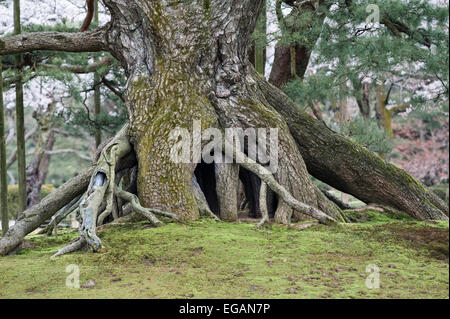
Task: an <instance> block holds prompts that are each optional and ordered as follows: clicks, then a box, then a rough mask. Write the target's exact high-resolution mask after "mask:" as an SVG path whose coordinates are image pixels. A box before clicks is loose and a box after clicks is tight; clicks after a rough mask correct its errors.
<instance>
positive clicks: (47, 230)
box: [38, 195, 83, 236]
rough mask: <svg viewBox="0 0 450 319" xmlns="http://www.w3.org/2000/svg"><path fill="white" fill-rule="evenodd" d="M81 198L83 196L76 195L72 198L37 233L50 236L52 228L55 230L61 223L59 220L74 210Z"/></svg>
mask: <svg viewBox="0 0 450 319" xmlns="http://www.w3.org/2000/svg"><path fill="white" fill-rule="evenodd" d="M82 200H83V197H82V196H81V195H80V196H77V197H76V198H74V199H73V200H72V201H71V202H70V203H69V204H67V205H66V206H65V207H63V208H62V209H60V210H59V211H58V212H57V213H56V214H55V215H54V216H53V217H52V219H51V221H50V223H49V224H48V225H47V226H46V227H44V228H42V229H41V230H40V231H39V232H38V234H47V235H48V236H51V234H52V232H53V229H55V231H56V227H57V226H58V225H59V223H61V221H63V220H64V218H66V217H67V216H68V215H70V214H71V213H72V212H74V211H75V210H76V209H77V208H78V207H79V206H80V203H81V201H82Z"/></svg>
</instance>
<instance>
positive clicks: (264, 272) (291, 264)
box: [0, 212, 449, 298]
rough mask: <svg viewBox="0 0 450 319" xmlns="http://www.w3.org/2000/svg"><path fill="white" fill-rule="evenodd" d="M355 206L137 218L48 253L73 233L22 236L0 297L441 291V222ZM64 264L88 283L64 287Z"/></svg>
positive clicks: (412, 294)
mask: <svg viewBox="0 0 450 319" xmlns="http://www.w3.org/2000/svg"><path fill="white" fill-rule="evenodd" d="M358 214H359V215H358V216H356V217H355V216H353V217H355V218H354V219H355V220H363V222H360V223H353V224H346V225H340V226H334V227H328V226H322V225H313V226H311V227H308V228H304V229H303V228H302V227H287V226H281V225H271V226H268V227H266V228H264V229H263V231H257V230H255V224H252V223H220V222H216V221H212V220H210V219H201V220H199V221H197V222H193V223H188V224H177V223H170V224H168V225H166V226H164V227H160V228H151V227H149V225H148V224H147V223H146V222H142V221H141V222H137V223H133V224H127V225H118V226H110V227H108V228H105V229H103V230H102V231H101V232H100V237H101V238H102V241H103V244H104V245H105V246H106V248H105V249H104V250H103V251H101V252H99V253H86V252H79V253H74V254H71V255H65V256H61V257H59V258H57V259H56V260H50V258H49V257H50V256H51V255H52V254H53V253H54V252H55V251H56V250H57V249H58V248H60V247H62V246H64V245H65V244H67V243H68V242H70V241H71V240H72V239H74V238H75V237H76V236H77V234H76V232H74V231H66V232H64V233H61V232H60V233H59V235H58V237H57V238H56V237H54V236H53V237H46V236H44V235H35V236H29V237H27V238H26V244H25V247H26V248H23V249H22V250H21V251H19V252H18V254H16V255H11V256H7V257H3V258H1V259H0V298H449V263H448V262H449V259H448V258H449V256H448V244H449V243H448V240H449V238H448V235H449V229H448V222H418V221H412V220H409V219H408V218H404V217H398V216H389V215H388V216H386V215H380V214H379V213H376V212H373V213H370V212H369V213H367V215H364V216H362V218H361V216H360V213H358ZM71 264H74V265H77V266H78V267H79V270H80V283H81V285H82V286H83V284H86V283H90V284H88V285H85V286H87V287H81V288H79V289H76V288H75V289H74V288H67V287H66V277H67V276H69V275H70V273H67V272H66V267H67V266H68V265H71ZM368 265H377V266H378V267H379V270H380V288H379V289H369V288H368V287H367V286H366V278H367V276H368V275H370V273H368V272H366V267H367V266H368ZM92 280H93V282H94V283H95V284H93V283H92Z"/></svg>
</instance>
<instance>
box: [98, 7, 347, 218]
mask: <svg viewBox="0 0 450 319" xmlns="http://www.w3.org/2000/svg"><path fill="white" fill-rule="evenodd" d="M105 3H106V4H107V5H108V7H109V9H110V11H111V13H112V26H111V28H110V30H109V32H108V35H109V36H107V39H108V43H109V47H110V48H111V49H112V51H113V54H115V56H116V57H117V58H118V59H119V60H120V61H121V62H122V64H123V65H124V67H125V69H126V71H127V73H128V77H129V81H128V87H127V106H128V113H129V122H130V137H131V141H132V143H133V145H134V148H135V150H136V154H137V158H138V163H139V174H138V194H139V198H140V200H141V202H142V203H143V205H144V206H147V207H155V208H158V209H162V210H165V211H171V212H173V213H175V214H177V215H178V217H180V218H181V219H195V218H196V217H197V216H198V208H197V204H196V201H195V199H194V196H193V190H192V175H193V174H194V171H195V168H196V163H195V162H194V163H192V162H190V163H185V164H175V163H173V162H172V161H171V160H170V150H171V147H172V146H173V143H172V142H170V134H171V132H173V131H174V130H175V129H177V128H185V129H187V130H188V131H189V132H190V133H191V135H192V134H194V132H193V130H194V128H193V120H198V121H201V126H202V129H207V128H209V127H215V128H218V129H220V130H221V131H223V130H224V129H225V128H230V127H233V128H242V129H244V130H245V129H247V128H271V127H272V128H278V129H279V152H280V154H279V168H278V171H277V172H276V179H277V181H278V182H279V183H280V184H281V185H282V186H283V187H285V188H286V189H287V190H288V191H289V192H290V193H292V194H293V195H294V197H295V198H296V199H297V200H299V201H301V202H304V203H307V204H309V205H311V206H313V207H316V208H319V209H321V210H323V211H324V212H325V213H327V214H328V215H330V216H332V217H334V218H337V219H339V218H340V217H339V215H340V211H339V209H338V208H337V207H336V206H335V205H334V204H333V203H331V202H329V201H328V200H327V199H326V198H325V197H324V196H322V195H320V192H318V191H317V189H316V187H315V186H314V184H313V183H312V182H311V180H310V178H309V176H308V172H307V170H306V166H305V164H304V162H303V159H302V157H301V155H300V153H299V152H298V149H297V147H296V145H295V141H294V139H293V138H292V136H291V134H290V132H289V129H288V127H287V125H286V122H285V120H284V119H283V118H282V117H281V116H280V115H279V114H278V113H277V112H276V111H275V110H274V109H273V108H272V107H271V105H270V104H269V103H268V102H267V100H266V99H265V98H264V95H263V94H262V92H261V90H260V89H259V88H258V87H257V86H256V81H255V79H253V76H252V73H251V72H250V66H249V63H248V55H247V53H248V52H247V51H248V45H249V40H250V36H251V34H252V32H253V29H254V26H255V22H256V19H257V17H258V15H259V12H260V9H261V7H262V4H263V1H206V0H205V1H190V2H189V3H181V2H179V3H176V4H175V3H171V2H169V1H167V2H166V1H134V2H133V3H132V4H127V5H126V6H125V5H124V3H123V2H122V1H105ZM130 21H142V23H140V24H139V25H134V24H132V23H130ZM126 25H128V26H129V28H130V29H129V30H126V29H124V26H126ZM119 26H120V28H119ZM130 44H131V45H130ZM238 176H239V174H236V173H235V174H231V175H229V176H227V178H228V179H229V178H232V177H233V178H234V179H236V180H235V181H229V183H227V184H228V187H229V190H228V191H225V192H224V191H223V189H222V191H221V192H219V193H218V194H217V195H218V196H219V198H218V200H219V203H221V204H220V207H222V209H224V207H227V205H225V204H223V200H225V199H224V198H220V196H221V194H226V195H227V196H228V200H231V201H233V202H237V200H236V199H235V198H233V199H230V198H229V197H230V196H237V192H236V189H231V188H234V187H235V186H236V187H237V185H238V183H237V179H238V178H239V177H238ZM220 182H221V179H220V178H219V183H220ZM224 186H226V185H223V186H222V188H223V187H224ZM228 213H229V212H223V214H224V215H226V214H228ZM299 213H302V212H299ZM232 215H233V214H232ZM291 215H292V208H291V207H290V206H289V205H287V204H285V203H284V202H283V201H280V203H279V205H278V208H277V210H276V212H275V218H276V219H277V220H279V221H282V222H288V221H289V219H290V216H291Z"/></svg>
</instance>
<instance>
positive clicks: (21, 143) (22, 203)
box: [14, 0, 27, 211]
mask: <svg viewBox="0 0 450 319" xmlns="http://www.w3.org/2000/svg"><path fill="white" fill-rule="evenodd" d="M14 33H15V34H20V33H21V26H20V0H14ZM21 61H22V57H21V55H17V56H16V57H15V62H16V65H20V63H21ZM18 72H19V74H18V77H17V80H16V82H15V86H16V131H17V170H18V177H19V178H18V179H19V181H18V182H19V209H20V211H24V210H25V209H26V208H27V184H26V183H27V181H26V167H25V166H26V157H25V156H26V155H25V119H24V105H23V83H22V77H21V70H20V69H19V70H18Z"/></svg>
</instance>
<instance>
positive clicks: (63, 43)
mask: <svg viewBox="0 0 450 319" xmlns="http://www.w3.org/2000/svg"><path fill="white" fill-rule="evenodd" d="M107 29H108V25H106V26H104V27H101V28H98V29H95V30H92V31H86V32H82V33H68V32H35V33H25V34H19V35H15V36H11V37H6V38H3V39H1V40H0V41H2V42H3V45H0V55H7V54H16V53H23V52H30V51H34V50H53V51H64V52H98V51H105V50H107V48H106V45H105V31H106V30H107Z"/></svg>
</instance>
